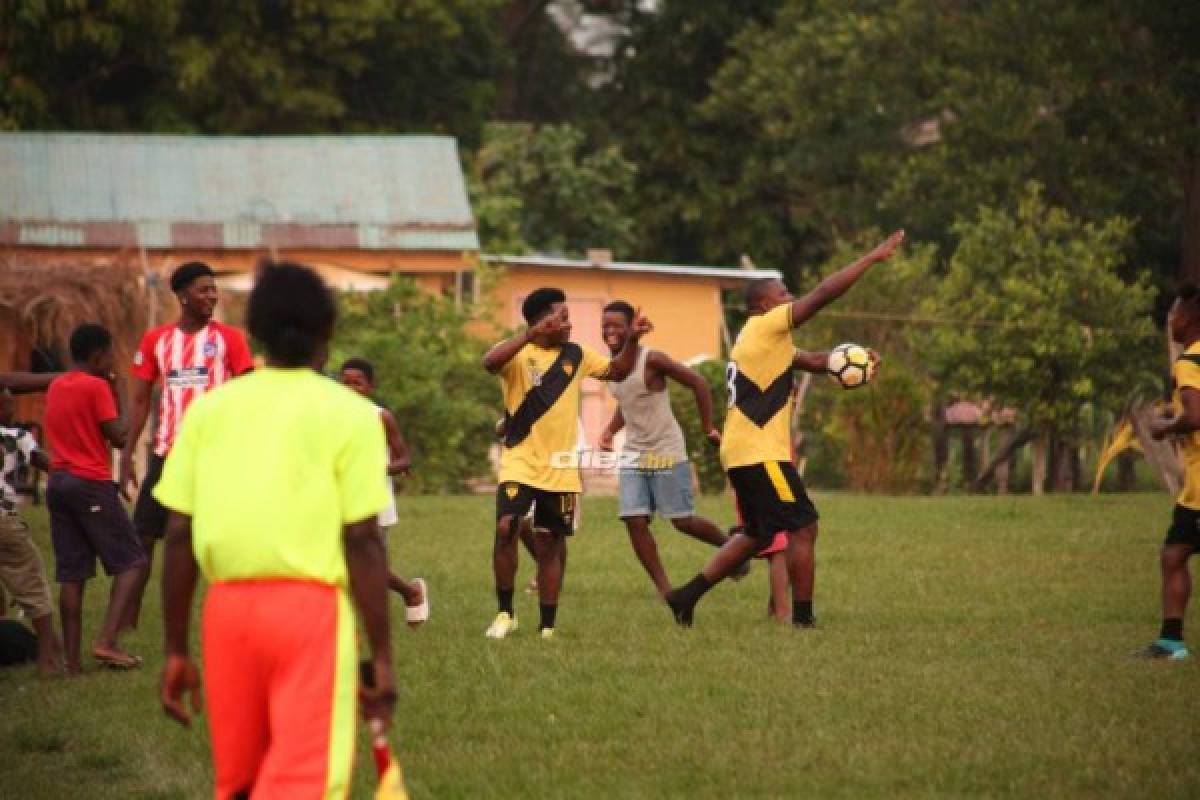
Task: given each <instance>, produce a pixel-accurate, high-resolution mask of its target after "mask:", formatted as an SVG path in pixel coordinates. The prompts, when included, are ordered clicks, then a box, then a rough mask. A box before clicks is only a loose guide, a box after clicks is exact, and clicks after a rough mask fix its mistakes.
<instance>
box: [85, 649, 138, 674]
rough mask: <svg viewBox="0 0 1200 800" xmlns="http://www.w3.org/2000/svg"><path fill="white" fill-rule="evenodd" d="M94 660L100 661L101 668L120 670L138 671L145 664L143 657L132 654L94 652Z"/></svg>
mask: <svg viewBox="0 0 1200 800" xmlns="http://www.w3.org/2000/svg"><path fill="white" fill-rule="evenodd" d="M92 658H94V659H96V660H97V661H99V662H100V664H101V666H105V667H108V668H109V669H119V670H127V669H137V668H138V667H140V666H142V663H143V662H142V657H141V656H135V655H133V654H132V653H121V652H112V653H103V652H99V651H96V650H93V651H92Z"/></svg>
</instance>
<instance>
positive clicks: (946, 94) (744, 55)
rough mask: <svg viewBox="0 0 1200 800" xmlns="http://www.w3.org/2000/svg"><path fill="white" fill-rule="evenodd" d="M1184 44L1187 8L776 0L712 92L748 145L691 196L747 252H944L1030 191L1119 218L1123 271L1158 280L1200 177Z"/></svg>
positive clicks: (717, 113) (1194, 23)
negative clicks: (848, 246)
mask: <svg viewBox="0 0 1200 800" xmlns="http://www.w3.org/2000/svg"><path fill="white" fill-rule="evenodd" d="M1197 30H1200V6H1197V5H1196V4H1195V3H1190V4H1188V3H1169V2H1166V0H1163V2H1153V3H1149V4H1129V3H1118V2H1115V0H1107V1H1106V2H1089V3H1083V2H1065V3H1064V2H1059V0H996V1H995V2H988V3H957V2H956V3H927V2H922V0H899V2H892V0H886V1H885V0H860V2H855V3H845V2H841V1H840V0H791V2H787V3H786V4H785V5H784V6H783V8H782V9H781V10H780V11H779V13H778V14H777V15H776V17H775V18H774V19H772V20H771V21H770V22H769V23H763V24H753V25H750V26H748V27H747V28H746V29H745V30H743V31H742V33H741V34H739V36H738V37H737V39H736V41H735V42H734V44H733V51H734V54H733V56H732V57H731V58H730V59H728V60H727V62H726V63H725V64H724V65H723V67H722V68H721V70H720V71H719V72H718V74H717V75H716V77H715V78H714V79H713V91H712V96H711V97H710V98H709V100H708V101H707V102H706V103H705V105H704V112H705V118H706V119H707V120H708V121H709V122H710V123H712V124H714V125H720V126H724V127H725V128H727V129H731V130H735V131H741V133H742V136H741V137H740V138H741V141H743V142H744V143H745V144H744V146H743V147H740V148H737V149H736V150H734V151H733V153H734V154H735V155H736V156H737V159H738V168H737V169H736V170H728V169H726V170H724V171H722V172H720V173H716V174H714V175H713V176H712V180H711V182H710V183H711V185H710V187H709V188H708V189H707V190H702V191H701V192H700V193H699V194H700V196H701V197H703V198H705V199H706V200H707V199H712V200H713V201H714V203H713V204H712V206H711V208H712V210H711V211H710V212H709V213H710V216H711V217H712V218H714V219H716V220H720V221H721V222H722V223H728V224H723V225H722V229H723V230H724V231H725V232H726V235H727V237H728V239H729V240H730V241H731V243H733V244H734V245H735V246H737V247H745V246H748V245H750V244H752V243H754V242H757V243H758V249H757V250H755V252H756V254H757V253H763V252H765V253H768V254H770V255H771V256H772V257H781V258H782V257H787V256H789V255H792V256H794V255H797V254H803V253H804V252H805V250H806V248H807V249H808V250H813V249H816V250H817V251H821V250H826V251H827V250H828V247H829V244H830V243H831V242H832V241H834V240H835V239H836V238H838V237H839V236H845V235H847V234H851V233H854V232H856V231H859V230H861V229H863V228H865V227H868V226H875V225H878V226H881V227H885V228H889V227H894V226H900V225H903V226H905V227H907V228H909V229H910V233H912V234H913V236H914V238H916V239H919V240H924V241H932V242H937V243H939V244H940V245H942V246H943V249H944V252H949V251H950V248H949V247H948V246H950V245H952V244H953V241H952V240H953V228H952V222H953V220H954V219H955V218H956V217H957V216H959V215H960V214H961V213H962V212H963V211H964V210H965V209H973V208H976V207H977V206H979V205H981V204H1000V205H1008V204H1011V203H1014V202H1015V201H1016V199H1017V198H1018V197H1020V196H1021V194H1022V192H1023V187H1024V185H1025V184H1026V183H1027V182H1028V181H1029V180H1037V181H1039V182H1040V183H1041V184H1042V185H1043V186H1044V192H1045V196H1046V198H1047V199H1048V201H1049V202H1051V203H1052V204H1054V205H1056V206H1060V207H1063V208H1066V209H1068V210H1070V211H1071V212H1072V213H1073V214H1074V215H1076V216H1079V217H1081V218H1083V219H1086V220H1089V221H1093V222H1099V221H1101V220H1104V219H1108V218H1110V217H1112V216H1124V217H1127V218H1128V219H1130V220H1132V221H1134V223H1135V227H1134V229H1133V231H1132V233H1133V238H1131V239H1130V244H1131V245H1132V246H1134V248H1135V249H1134V253H1135V256H1136V258H1135V259H1134V260H1135V261H1136V262H1137V263H1143V264H1148V265H1150V266H1153V267H1154V268H1155V270H1156V272H1157V273H1158V274H1160V275H1166V274H1174V272H1175V269H1176V265H1177V262H1178V258H1179V256H1178V253H1179V247H1180V245H1179V240H1180V236H1179V231H1180V226H1181V224H1182V214H1181V213H1180V212H1181V209H1183V208H1184V191H1183V186H1184V184H1185V183H1186V182H1187V180H1189V179H1192V178H1195V176H1196V175H1197V174H1200V173H1197V172H1196V168H1195V164H1196V153H1197V151H1198V148H1197V130H1198V126H1200V117H1198V116H1197V114H1198V113H1200V86H1198V84H1200V81H1197V79H1196V78H1195V75H1197V74H1200V61H1198V59H1200V56H1198V55H1197V51H1196V48H1195V47H1194V44H1195V41H1196V32H1197ZM1189 34H1190V35H1191V38H1190V39H1188V38H1187V35H1189ZM1185 42H1190V44H1185ZM1189 165H1191V166H1190V167H1189ZM1189 170H1190V171H1189ZM731 175H732V176H733V180H729V178H730V176H731ZM1188 176H1191V177H1190V178H1189V177H1188ZM1197 208H1200V206H1197ZM739 209H757V210H758V211H759V213H758V214H757V215H753V216H751V215H748V214H745V213H738V211H739ZM1196 213H1197V215H1198V216H1200V211H1197V212H1196ZM1197 224H1198V225H1200V220H1198V223H1197ZM1198 230H1200V228H1198ZM1197 241H1198V242H1200V239H1197ZM1198 247H1200V245H1198ZM759 260H764V259H763V258H760V259H759Z"/></svg>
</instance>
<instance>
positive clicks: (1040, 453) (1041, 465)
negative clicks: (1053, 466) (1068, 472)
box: [1031, 434, 1049, 497]
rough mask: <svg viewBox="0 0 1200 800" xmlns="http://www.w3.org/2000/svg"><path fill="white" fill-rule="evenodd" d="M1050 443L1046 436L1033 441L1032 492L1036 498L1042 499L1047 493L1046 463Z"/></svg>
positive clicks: (1040, 436)
mask: <svg viewBox="0 0 1200 800" xmlns="http://www.w3.org/2000/svg"><path fill="white" fill-rule="evenodd" d="M1048 451H1049V442H1047V440H1046V436H1045V435H1044V434H1043V435H1039V436H1037V437H1035V438H1034V440H1033V486H1032V487H1031V491H1032V492H1033V495H1034V497H1041V496H1042V495H1043V494H1045V493H1046V462H1047V460H1048V459H1047V457H1048V456H1049V452H1048Z"/></svg>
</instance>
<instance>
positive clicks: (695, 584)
mask: <svg viewBox="0 0 1200 800" xmlns="http://www.w3.org/2000/svg"><path fill="white" fill-rule="evenodd" d="M712 587H713V585H712V583H710V582H709V580H708V578H706V577H704V573H703V572H697V573H696V577H694V578H692V579H691V580H690V581H688V582H687V583H685V584H684V585H683V586H681V587H680V588H679V589H677V590H676V591H675V594H674V599H675V601H676V602H677V603H679V604H680V605H685V606H694V605H696V603H698V602H700V598H701V597H704V593H705V592H707V591H708V590H709V589H711V588H712Z"/></svg>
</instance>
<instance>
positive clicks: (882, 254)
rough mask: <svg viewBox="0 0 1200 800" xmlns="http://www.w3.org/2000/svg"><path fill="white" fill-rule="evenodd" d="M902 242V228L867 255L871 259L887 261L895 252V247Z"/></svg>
mask: <svg viewBox="0 0 1200 800" xmlns="http://www.w3.org/2000/svg"><path fill="white" fill-rule="evenodd" d="M903 242H904V230H903V229H901V230H898V231H896V232H895V233H893V234H892V235H891V236H889V237H888V238H887V239H885V240H884V241H883V242H882V243H881V244H879V245H877V246H876V247H875V249H874V250H872V251H871V252H870V253H869V254H868V257H869V258H870V259H871V260H872V261H887V260H888V259H889V258H891V257H892V253H894V252H896V248H897V247H899V246H900V245H901V244H903Z"/></svg>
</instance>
